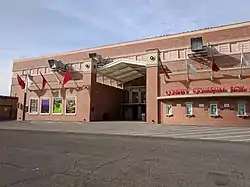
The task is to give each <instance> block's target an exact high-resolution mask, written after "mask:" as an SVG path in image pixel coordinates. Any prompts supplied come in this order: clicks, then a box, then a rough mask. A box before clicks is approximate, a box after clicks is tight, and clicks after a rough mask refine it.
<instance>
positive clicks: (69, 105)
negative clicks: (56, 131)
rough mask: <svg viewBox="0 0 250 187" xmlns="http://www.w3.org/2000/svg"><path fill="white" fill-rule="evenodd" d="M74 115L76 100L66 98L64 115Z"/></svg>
mask: <svg viewBox="0 0 250 187" xmlns="http://www.w3.org/2000/svg"><path fill="white" fill-rule="evenodd" d="M75 113H76V98H75V97H73V96H72V97H67V98H66V114H75Z"/></svg>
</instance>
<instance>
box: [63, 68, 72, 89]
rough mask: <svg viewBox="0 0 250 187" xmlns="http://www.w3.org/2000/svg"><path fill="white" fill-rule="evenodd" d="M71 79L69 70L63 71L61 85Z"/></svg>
mask: <svg viewBox="0 0 250 187" xmlns="http://www.w3.org/2000/svg"><path fill="white" fill-rule="evenodd" d="M71 79H72V77H71V75H70V73H69V71H67V72H66V73H65V75H64V79H63V86H64V85H65V84H66V83H67V82H69V81H70V80H71Z"/></svg>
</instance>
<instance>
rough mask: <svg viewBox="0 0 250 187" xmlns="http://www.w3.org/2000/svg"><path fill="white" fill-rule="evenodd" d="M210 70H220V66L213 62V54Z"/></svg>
mask: <svg viewBox="0 0 250 187" xmlns="http://www.w3.org/2000/svg"><path fill="white" fill-rule="evenodd" d="M212 71H215V72H217V71H220V68H219V67H218V66H217V64H216V63H215V59H214V55H212Z"/></svg>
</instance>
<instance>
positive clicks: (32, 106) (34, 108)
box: [30, 99, 38, 114]
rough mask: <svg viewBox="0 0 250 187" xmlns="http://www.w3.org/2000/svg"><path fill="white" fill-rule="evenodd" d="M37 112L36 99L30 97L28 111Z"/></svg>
mask: <svg viewBox="0 0 250 187" xmlns="http://www.w3.org/2000/svg"><path fill="white" fill-rule="evenodd" d="M37 112H38V99H30V113H31V114H37Z"/></svg>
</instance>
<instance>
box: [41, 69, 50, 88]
mask: <svg viewBox="0 0 250 187" xmlns="http://www.w3.org/2000/svg"><path fill="white" fill-rule="evenodd" d="M40 75H41V76H42V79H43V80H42V89H44V88H45V85H46V83H48V82H47V80H46V79H45V77H44V76H43V74H42V73H41V72H40Z"/></svg>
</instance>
